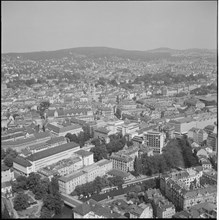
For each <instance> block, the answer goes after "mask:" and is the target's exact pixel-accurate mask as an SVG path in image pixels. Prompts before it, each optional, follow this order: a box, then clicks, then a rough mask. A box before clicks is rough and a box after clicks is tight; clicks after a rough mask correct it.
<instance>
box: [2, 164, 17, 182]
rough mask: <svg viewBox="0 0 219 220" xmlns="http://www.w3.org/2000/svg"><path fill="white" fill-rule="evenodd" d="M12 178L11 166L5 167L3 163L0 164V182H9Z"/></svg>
mask: <svg viewBox="0 0 219 220" xmlns="http://www.w3.org/2000/svg"><path fill="white" fill-rule="evenodd" d="M11 180H14V171H13V168H9V167H7V166H6V165H5V164H4V163H2V165H1V182H2V183H3V182H9V181H11Z"/></svg>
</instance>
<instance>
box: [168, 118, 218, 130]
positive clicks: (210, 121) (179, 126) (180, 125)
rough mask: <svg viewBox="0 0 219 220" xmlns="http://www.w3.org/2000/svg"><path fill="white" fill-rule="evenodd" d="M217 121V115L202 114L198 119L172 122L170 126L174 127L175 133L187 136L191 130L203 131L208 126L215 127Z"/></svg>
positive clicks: (181, 119)
mask: <svg viewBox="0 0 219 220" xmlns="http://www.w3.org/2000/svg"><path fill="white" fill-rule="evenodd" d="M216 121H217V115H216V114H201V115H198V116H197V117H193V118H192V117H187V118H180V119H175V120H170V121H169V123H168V124H169V125H171V126H174V128H175V132H176V133H179V134H187V133H188V131H189V130H190V129H192V128H193V127H194V128H198V129H203V128H204V127H206V125H214V123H215V122H216Z"/></svg>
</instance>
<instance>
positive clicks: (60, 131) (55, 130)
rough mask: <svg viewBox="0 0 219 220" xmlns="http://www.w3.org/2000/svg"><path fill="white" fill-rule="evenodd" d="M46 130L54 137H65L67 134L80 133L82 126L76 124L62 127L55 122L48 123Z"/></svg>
mask: <svg viewBox="0 0 219 220" xmlns="http://www.w3.org/2000/svg"><path fill="white" fill-rule="evenodd" d="M47 128H48V129H49V130H50V132H51V133H52V134H53V135H55V136H65V135H66V134H67V133H70V134H76V135H77V134H79V133H80V132H81V131H83V129H82V126H80V125H78V124H71V125H68V126H63V125H62V124H59V123H56V122H53V123H48V125H47Z"/></svg>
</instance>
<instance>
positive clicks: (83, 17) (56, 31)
mask: <svg viewBox="0 0 219 220" xmlns="http://www.w3.org/2000/svg"><path fill="white" fill-rule="evenodd" d="M1 4H2V5H1V6H2V7H1V8H2V52H3V53H6V52H28V51H42V50H57V49H64V48H73V47H84V46H106V47H113V48H121V49H130V50H149V49H154V48H158V47H169V48H173V49H187V48H209V49H214V48H216V40H217V36H216V34H217V32H216V31H217V2H216V1H194V2H193V1H175V2H174V1H170V2H168V1H163V2H161V1H156V2H153V1H148V2H147V1H132V2H130V1H129V2H128V1H127V2H125V1H121V2H116V1H111V2H103V1H102V2H95V1H93V2H79V1H78V2H73V1H72V2H71V1H67V2H65V1H54V2H53V1H51V2H49V1H48V2H43V1H39V2H37V1H31V2H28V1H25V2H22V1H18V2H16V1H14V2H13V1H10V2H1Z"/></svg>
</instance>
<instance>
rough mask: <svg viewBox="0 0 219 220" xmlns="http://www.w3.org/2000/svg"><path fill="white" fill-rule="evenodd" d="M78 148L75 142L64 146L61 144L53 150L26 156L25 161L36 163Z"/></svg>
mask: <svg viewBox="0 0 219 220" xmlns="http://www.w3.org/2000/svg"><path fill="white" fill-rule="evenodd" d="M78 146H79V144H77V143H75V142H69V143H66V144H62V145H59V146H56V147H53V148H49V149H46V150H43V151H40V152H37V153H34V154H32V155H30V156H28V157H27V159H28V160H30V161H37V160H40V159H43V158H46V157H49V156H52V155H54V154H58V153H60V152H63V151H67V150H70V149H72V148H76V147H78Z"/></svg>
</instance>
